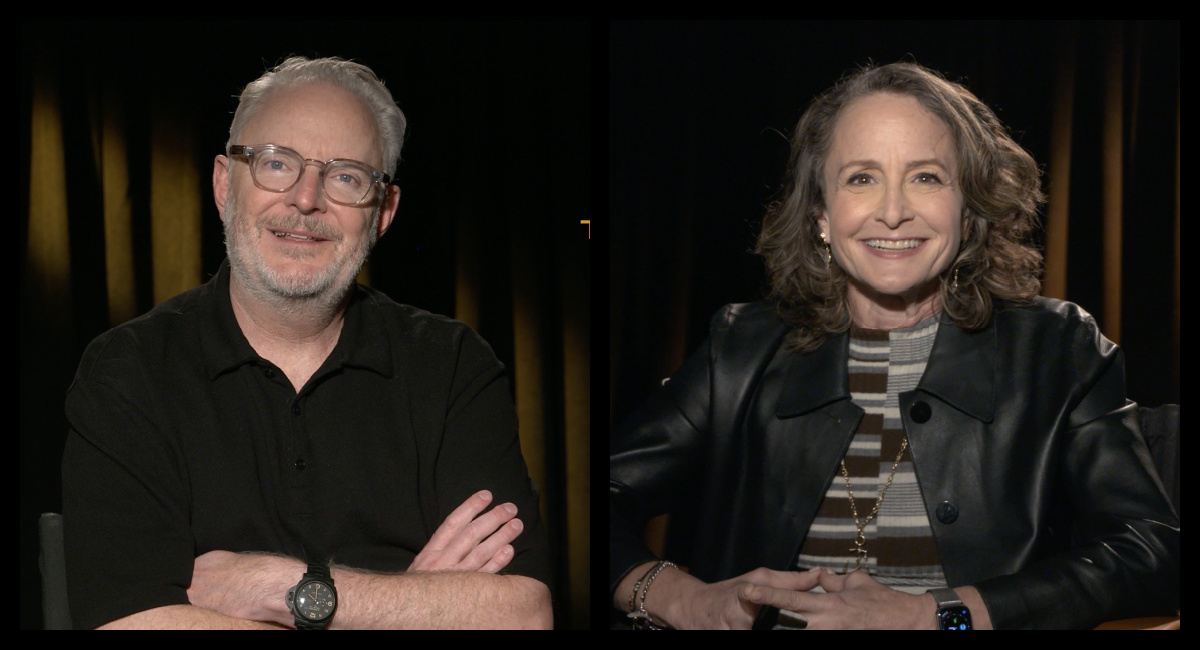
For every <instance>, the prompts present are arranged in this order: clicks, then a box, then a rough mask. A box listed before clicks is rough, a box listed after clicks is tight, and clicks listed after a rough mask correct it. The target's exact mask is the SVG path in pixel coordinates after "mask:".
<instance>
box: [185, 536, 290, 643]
mask: <svg viewBox="0 0 1200 650" xmlns="http://www.w3.org/2000/svg"><path fill="white" fill-rule="evenodd" d="M305 569H306V567H305V565H304V564H303V563H302V562H300V561H299V560H294V559H291V558H286V557H281V556H276V555H263V554H256V553H231V552H229V551H209V552H208V553H205V554H204V555H201V556H200V557H197V558H196V562H195V564H194V565H193V567H192V584H191V586H189V587H188V590H187V595H188V600H190V601H191V603H192V604H193V605H195V606H197V607H203V608H204V609H209V610H212V611H214V612H218V613H221V614H224V615H226V616H232V617H234V618H240V619H245V620H248V621H265V622H275V623H281V624H288V625H290V624H291V622H292V620H293V619H292V614H291V612H289V611H287V605H286V604H285V603H284V594H286V593H287V590H288V589H289V588H291V587H293V586H295V584H296V583H297V582H299V581H300V576H302V575H304V571H305Z"/></svg>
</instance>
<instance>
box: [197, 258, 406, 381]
mask: <svg viewBox="0 0 1200 650" xmlns="http://www.w3.org/2000/svg"><path fill="white" fill-rule="evenodd" d="M229 274H230V269H229V260H228V259H226V260H225V261H223V262H221V267H220V268H219V269H218V270H217V274H216V275H215V276H213V278H212V279H211V280H209V281H208V282H207V283H206V284H205V285H204V286H203V287H201V288H200V298H199V301H198V308H199V310H200V312H199V313H200V318H201V323H202V327H200V341H199V344H200V347H201V351H202V353H203V355H204V367H205V372H206V373H207V375H208V378H209V379H210V380H212V379H216V378H217V377H218V376H220V375H221V374H223V373H225V372H229V371H231V370H234V369H236V368H237V367H239V366H241V365H242V364H245V363H258V362H261V361H263V359H262V357H260V356H259V355H258V353H257V352H255V351H254V348H253V347H252V346H251V345H250V341H248V340H247V339H246V335H245V334H243V333H242V328H241V326H240V325H238V322H237V317H236V316H234V314H233V303H232V302H231V301H230V297H229ZM381 296H382V294H379V293H378V292H373V291H371V290H370V289H367V288H366V287H363V286H356V287H355V290H354V295H353V297H352V298H351V299H350V304H349V305H348V306H347V307H346V313H345V316H344V318H345V320H344V321H343V323H342V332H341V334H340V335H339V336H338V342H337V345H336V346H335V347H334V349H333V351H332V352H330V354H329V358H328V359H326V361H325V363H324V364H322V370H319V371H318V372H319V373H322V372H325V370H326V369H329V368H331V367H341V366H352V367H359V368H366V369H368V370H372V371H374V372H377V373H379V374H380V375H383V376H385V377H391V376H392V355H391V350H392V342H391V337H390V332H389V330H388V328H387V323H386V319H385V318H384V315H383V313H382V310H381V309H376V308H373V307H378V306H381V305H379V301H380V299H381Z"/></svg>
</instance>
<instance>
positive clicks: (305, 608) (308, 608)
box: [294, 581, 337, 621]
mask: <svg viewBox="0 0 1200 650" xmlns="http://www.w3.org/2000/svg"><path fill="white" fill-rule="evenodd" d="M294 602H295V603H296V612H297V613H298V614H300V615H301V616H303V617H304V618H307V619H308V620H310V621H320V620H323V619H326V618H329V617H330V616H331V615H332V614H333V607H334V605H335V604H337V599H336V596H334V594H333V590H332V589H330V588H329V585H327V584H325V583H323V582H316V581H313V582H306V583H304V584H303V585H301V586H300V588H299V589H297V590H296V595H295V600H294Z"/></svg>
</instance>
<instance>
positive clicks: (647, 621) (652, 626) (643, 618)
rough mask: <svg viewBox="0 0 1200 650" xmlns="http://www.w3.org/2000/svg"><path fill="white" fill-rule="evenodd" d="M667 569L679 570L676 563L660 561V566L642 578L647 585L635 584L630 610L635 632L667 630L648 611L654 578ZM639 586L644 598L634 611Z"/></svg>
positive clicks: (639, 582) (640, 582) (655, 566)
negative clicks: (647, 603)
mask: <svg viewBox="0 0 1200 650" xmlns="http://www.w3.org/2000/svg"><path fill="white" fill-rule="evenodd" d="M666 567H675V568H676V569H678V568H679V567H678V566H677V565H676V564H675V563H674V562H668V561H666V560H660V561H659V562H658V564H655V565H654V566H653V567H652V568H651V569H650V570H649V571H647V572H646V574H645V575H643V576H642V579H644V580H645V581H646V584H645V585H642V580H638V581H637V582H635V583H634V584H633V595H632V596H630V598H629V608H630V609H631V610H633V611H631V612H629V618H632V619H633V629H635V630H664V629H666V628H665V627H663V626H661V625H659V624H657V623H655V622H654V619H652V618H650V612H647V611H646V594H647V593H648V592H649V591H650V583H651V582H654V578H656V577H657V576H658V572H659V571H662V570H663V569H664V568H666ZM639 586H640V587H641V590H642V598H641V601H640V602H638V604H637V608H636V609H634V607H633V602H634V598H636V597H637V593H638V587H639Z"/></svg>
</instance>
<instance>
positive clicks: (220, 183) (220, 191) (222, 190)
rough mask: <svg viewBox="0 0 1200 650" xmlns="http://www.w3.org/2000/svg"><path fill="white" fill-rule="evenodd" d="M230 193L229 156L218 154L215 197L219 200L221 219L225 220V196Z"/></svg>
mask: <svg viewBox="0 0 1200 650" xmlns="http://www.w3.org/2000/svg"><path fill="white" fill-rule="evenodd" d="M228 194H229V158H226V157H225V156H217V158H216V160H214V161H213V199H214V200H216V202H217V212H218V213H220V215H221V221H225V198H226V197H227V196H228Z"/></svg>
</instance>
